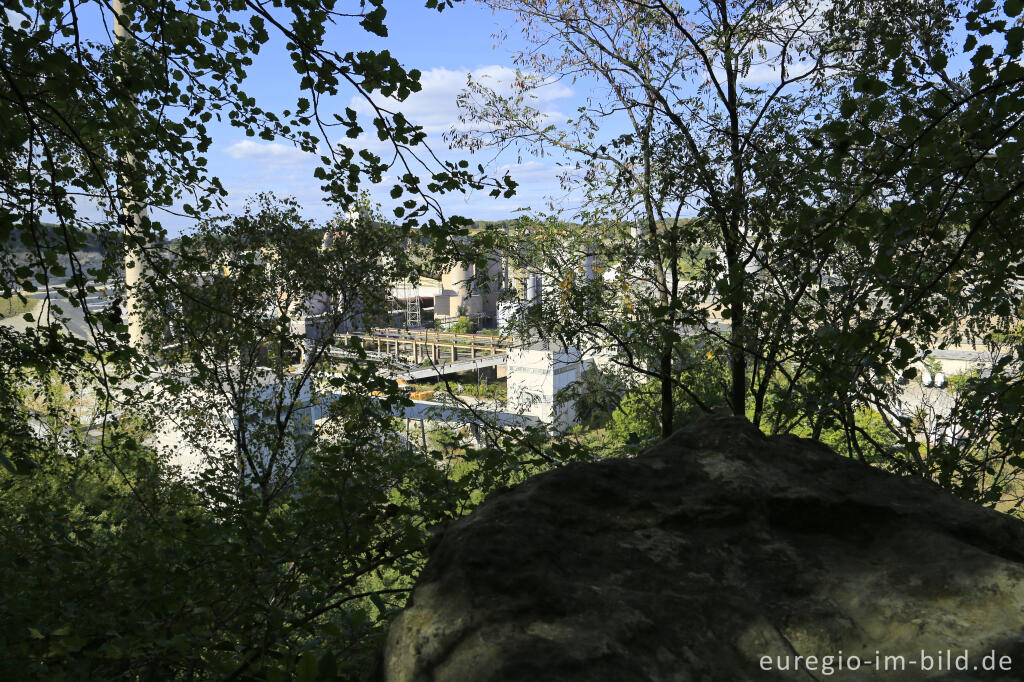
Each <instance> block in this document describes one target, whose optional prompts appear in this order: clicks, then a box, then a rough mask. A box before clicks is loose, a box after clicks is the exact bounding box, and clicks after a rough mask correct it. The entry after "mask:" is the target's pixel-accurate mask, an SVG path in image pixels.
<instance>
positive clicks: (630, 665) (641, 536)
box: [377, 416, 1024, 682]
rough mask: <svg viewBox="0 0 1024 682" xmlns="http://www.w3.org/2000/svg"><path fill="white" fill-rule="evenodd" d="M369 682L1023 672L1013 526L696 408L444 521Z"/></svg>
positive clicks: (1022, 599) (1023, 617)
mask: <svg viewBox="0 0 1024 682" xmlns="http://www.w3.org/2000/svg"><path fill="white" fill-rule="evenodd" d="M965 651H966V657H965V655H964V652H965ZM922 652H923V653H922ZM993 652H994V654H993ZM797 657H800V658H797ZM809 657H814V658H809ZM901 657H902V658H901ZM858 664H859V666H858ZM965 665H966V668H967V669H966V670H965V671H956V670H955V668H958V667H961V668H962V667H964V666H965ZM855 666H858V667H859V669H857V670H852V668H854V667H855ZM1008 666H1009V668H1010V669H1009V670H1007V667H1008ZM782 667H788V668H789V670H788V671H780V670H779V668H782ZM901 667H902V670H901V669H900V668H901ZM986 667H996V668H1000V667H1001V668H1003V670H1002V672H997V673H995V674H983V672H982V670H983V669H984V668H986ZM794 668H799V669H798V670H795V669H794ZM928 668H930V669H928ZM951 668H952V669H954V670H952V671H951V670H950V669H951ZM880 669H882V670H880ZM377 676H378V679H381V680H387V681H388V682H393V681H394V682H397V681H403V682H405V681H415V682H420V681H425V680H436V681H448V680H451V681H453V682H454V681H459V682H463V681H470V682H476V681H485V680H486V681H489V680H526V681H529V682H538V681H540V680H559V681H568V680H610V681H611V680H613V681H616V682H625V681H628V680H665V681H668V680H680V681H682V680H728V681H730V682H733V681H738V680H771V679H793V680H814V679H835V680H854V679H857V680H870V679H882V680H916V679H926V678H935V679H948V680H954V679H956V680H976V679H988V678H993V679H995V678H998V679H1018V680H1019V679H1024V524H1022V523H1021V522H1019V521H1017V520H1014V519H1012V518H1008V517H1006V516H1003V515H1001V514H999V513H997V512H994V511H989V510H985V509H982V508H980V507H977V506H975V505H972V504H970V503H967V502H963V501H961V500H958V499H956V498H954V497H953V496H951V495H950V494H948V493H947V492H945V491H943V490H941V489H939V488H938V487H936V486H934V485H932V484H930V483H928V482H926V481H923V480H918V479H907V478H898V477H895V476H892V475H890V474H887V473H885V472H883V471H879V470H878V469H874V468H872V467H869V466H866V465H864V464H861V463H859V462H856V461H851V460H848V459H845V458H842V457H839V456H838V455H836V454H834V453H833V452H832V451H831V450H829V449H828V448H826V447H825V446H823V445H820V444H818V443H815V442H813V441H809V440H802V439H798V438H794V437H771V438H769V437H765V436H763V435H762V434H761V433H760V432H758V431H757V430H756V429H755V428H753V426H751V425H750V424H749V423H748V422H746V421H744V420H742V419H737V418H732V417H723V416H717V417H709V418H706V419H704V420H701V421H699V422H697V423H696V424H694V425H693V426H691V427H688V428H686V429H684V430H682V431H679V432H677V433H676V434H675V435H673V436H672V437H671V438H668V439H667V440H665V441H662V442H661V443H659V444H658V445H656V446H654V447H653V448H651V449H649V450H648V451H646V452H645V453H643V454H641V455H640V456H638V457H636V458H634V459H617V460H608V461H603V462H598V463H593V464H573V465H569V466H565V467H562V468H560V469H557V470H554V471H551V472H548V473H545V474H542V475H539V476H536V477H534V478H532V479H530V480H529V481H527V482H526V483H525V484H523V485H521V486H519V487H518V488H516V489H514V490H510V491H506V492H502V493H499V494H496V495H494V496H492V497H491V498H490V499H488V500H487V501H486V502H485V503H484V504H483V505H481V506H480V508H479V509H477V510H476V511H475V512H474V513H473V514H471V515H470V516H469V517H467V518H465V519H462V520H460V521H458V522H456V523H453V524H452V525H451V526H450V527H449V528H448V529H447V530H446V531H445V533H444V536H443V538H442V539H441V541H440V542H439V543H438V544H437V546H436V547H435V549H434V550H433V552H432V553H431V556H430V560H429V562H428V563H427V566H426V568H425V570H424V571H423V574H422V575H421V576H420V579H419V582H418V585H417V587H416V590H415V592H414V593H413V596H412V600H411V602H410V604H409V606H408V608H406V609H405V611H404V612H403V613H402V614H401V615H400V616H399V617H398V619H397V620H396V621H395V623H394V624H393V626H392V628H391V631H390V633H389V636H388V640H387V646H386V649H385V651H384V652H383V654H382V660H381V661H380V666H379V670H378V672H377Z"/></svg>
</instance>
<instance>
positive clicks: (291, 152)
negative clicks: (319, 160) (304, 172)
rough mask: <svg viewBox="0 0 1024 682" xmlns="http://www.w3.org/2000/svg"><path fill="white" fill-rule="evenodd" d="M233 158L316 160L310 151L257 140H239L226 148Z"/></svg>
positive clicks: (278, 161)
mask: <svg viewBox="0 0 1024 682" xmlns="http://www.w3.org/2000/svg"><path fill="white" fill-rule="evenodd" d="M224 153H225V154H227V155H228V156H230V157H231V158H233V159H238V160H241V161H251V162H253V163H272V164H278V165H282V164H295V163H309V162H311V161H315V160H316V157H314V156H313V155H312V154H310V153H308V152H304V151H302V150H301V149H298V148H296V147H293V146H292V145H288V144H281V143H280V142H259V141H256V140H239V141H238V142H235V143H234V144H233V145H231V146H230V147H228V148H227V149H225V150H224Z"/></svg>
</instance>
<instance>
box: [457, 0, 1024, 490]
mask: <svg viewBox="0 0 1024 682" xmlns="http://www.w3.org/2000/svg"><path fill="white" fill-rule="evenodd" d="M488 4H490V5H491V6H493V7H496V8H502V9H508V10H512V11H515V12H517V13H518V15H519V16H520V18H521V20H522V23H523V25H524V27H525V28H524V33H525V35H526V37H527V38H528V39H531V40H532V41H533V48H531V49H530V50H529V51H527V52H526V53H524V54H523V55H521V64H522V65H523V67H524V68H526V69H529V71H526V72H524V73H522V74H520V75H519V78H518V79H517V82H516V84H515V86H516V87H515V89H514V90H513V92H512V95H510V96H508V95H506V96H502V95H500V94H499V93H498V92H496V91H494V90H492V89H489V88H487V87H485V86H484V85H482V84H471V88H470V91H469V93H468V95H467V97H466V105H467V107H466V119H467V120H468V121H470V122H473V121H475V122H483V121H485V120H486V121H487V122H488V124H489V125H487V126H481V127H480V128H479V129H476V130H471V131H470V132H469V136H468V137H467V138H466V140H467V141H468V142H469V143H470V144H471V145H472V144H478V145H479V144H497V145H506V146H507V145H512V144H518V143H525V144H526V145H527V146H528V147H530V148H532V149H533V150H534V151H543V150H545V149H549V148H552V147H558V148H560V149H562V150H565V151H566V152H568V153H575V154H578V157H577V158H578V159H579V164H580V166H581V167H582V168H583V169H584V171H583V172H581V173H579V174H578V175H575V176H574V175H573V174H571V173H567V174H566V176H565V180H566V182H567V183H572V182H578V183H579V184H581V185H582V187H583V193H582V194H583V197H584V208H583V209H582V210H580V211H579V212H578V213H577V219H578V221H579V223H581V224H582V229H576V228H573V227H572V226H571V225H566V224H562V225H557V226H556V225H554V224H552V225H544V226H542V227H541V228H539V229H535V230H533V234H531V235H530V238H531V239H532V238H535V237H537V236H543V235H545V234H546V235H549V236H554V237H555V238H554V239H549V240H548V246H547V247H546V250H545V247H536V248H535V249H534V250H533V251H532V252H530V253H531V254H533V255H534V261H533V267H543V268H545V269H546V270H547V271H548V274H549V275H550V279H553V280H554V282H556V286H555V287H553V291H554V292H556V293H557V295H555V296H549V297H548V298H547V299H546V300H542V301H541V304H540V305H541V308H542V309H543V312H542V313H541V317H544V316H545V315H546V316H547V319H548V325H547V326H546V327H545V326H543V325H540V326H537V325H535V326H537V328H538V329H541V330H547V331H548V332H552V331H555V330H558V331H559V332H560V333H563V335H564V336H566V337H570V336H572V334H573V332H575V333H576V334H577V336H576V337H575V338H574V339H570V340H575V339H578V338H581V336H580V333H581V332H582V337H587V336H588V335H589V338H590V339H591V341H590V343H591V346H592V347H601V346H602V345H607V344H608V343H609V342H610V343H611V344H614V345H615V346H617V347H618V350H619V352H620V353H621V354H622V355H624V356H625V358H626V359H627V360H626V361H627V363H628V362H629V358H630V351H638V352H637V356H638V357H640V358H643V360H642V361H640V362H637V363H635V364H636V365H637V366H636V368H635V370H639V371H640V372H646V373H648V374H650V375H657V374H659V372H657V371H656V370H655V369H654V368H656V367H658V366H659V363H658V362H657V358H658V357H659V353H658V347H659V346H660V348H661V349H662V352H664V349H667V348H671V347H673V346H672V344H674V343H675V341H676V338H675V335H677V334H678V335H680V336H681V335H684V334H689V333H693V331H692V330H689V329H687V328H686V327H685V326H684V323H690V324H694V323H696V324H697V325H699V327H700V328H701V330H700V336H702V337H704V338H705V339H707V342H709V343H710V342H711V341H712V339H715V338H718V339H721V340H722V341H723V342H724V343H725V344H726V348H727V350H728V354H729V366H730V376H731V378H730V381H729V389H728V392H727V397H728V400H729V403H730V405H731V407H732V409H733V411H734V413H737V414H743V413H749V414H750V417H751V419H752V420H753V421H754V423H755V424H757V425H759V426H760V427H761V428H764V429H765V430H768V431H772V432H780V431H781V432H785V431H789V430H792V429H794V428H797V426H798V425H802V424H809V425H810V433H811V435H815V436H821V435H823V434H825V433H826V432H828V431H829V430H830V429H832V428H833V425H835V424H838V425H840V426H841V428H842V429H843V431H844V433H845V438H846V441H847V443H848V445H849V452H851V453H852V454H854V455H855V456H858V457H862V458H864V459H870V460H873V461H874V460H877V459H878V458H882V459H885V458H886V457H888V456H890V455H892V454H893V453H894V452H895V451H894V449H893V448H891V447H889V443H888V442H883V441H879V440H878V439H876V438H873V437H872V434H871V433H870V432H869V431H870V429H865V427H864V426H863V424H864V423H866V422H864V421H863V419H862V418H861V417H860V416H859V415H860V414H861V413H862V411H863V410H864V409H870V410H873V411H875V412H876V413H877V414H879V415H881V418H882V419H883V421H884V423H885V424H886V425H887V429H888V431H889V434H890V436H891V437H892V438H893V439H896V440H898V441H899V442H901V443H903V445H904V449H903V452H904V453H907V452H911V451H914V450H915V447H914V446H912V445H913V444H914V443H916V442H917V439H919V438H921V437H922V434H921V433H920V431H919V429H918V428H917V427H916V426H915V424H914V421H913V420H912V419H907V418H905V417H903V416H901V413H902V410H903V404H904V403H905V400H906V396H905V391H904V390H903V388H902V385H901V384H900V383H899V382H897V381H895V380H894V379H895V377H896V376H897V374H898V373H900V372H903V373H905V374H906V375H907V376H908V377H910V376H912V375H913V369H912V367H911V365H912V364H913V363H915V362H920V361H921V360H922V359H923V358H925V357H927V354H928V352H929V349H931V348H935V347H942V346H943V345H945V344H953V343H956V342H958V341H961V340H968V341H969V340H970V339H972V338H973V339H982V338H985V337H986V336H988V335H989V332H992V331H996V332H999V331H1000V330H1002V329H1003V324H1004V323H1002V322H1000V323H998V324H996V325H993V321H994V320H996V319H999V320H1009V319H1010V317H1012V315H1010V313H1011V312H1012V311H1014V310H1017V309H1018V307H1019V301H1018V296H1019V288H1018V287H1016V286H1014V285H1013V280H1014V278H1016V277H1018V276H1019V275H1018V273H1017V272H1016V271H1015V268H1016V265H1015V264H1016V263H1018V262H1020V257H1019V255H1018V253H1019V251H1018V245H1017V242H1016V241H1014V237H1013V234H1015V233H1014V232H1012V231H1011V230H1010V226H1011V225H1015V224H1016V223H1017V222H1018V221H1019V213H1018V211H1019V207H1018V195H1019V172H1020V171H1019V164H1017V163H1016V161H1014V160H1011V159H1018V158H1019V154H1018V153H1017V152H1018V151H1019V149H1018V147H1017V142H1016V131H1017V126H1018V120H1017V118H1016V112H1017V111H1018V109H1017V107H1018V103H1019V102H1020V93H1019V92H1018V89H1019V88H1018V79H1017V76H1016V68H1017V67H1016V57H1015V54H1016V52H1017V51H1018V50H1019V46H1018V45H1017V39H1016V36H1017V32H1018V31H1019V26H1018V25H1017V24H1019V22H1016V23H1012V22H1010V23H1008V22H1007V21H1006V19H1005V17H1000V16H999V12H998V10H996V8H995V6H994V5H993V4H992V3H976V4H975V5H974V7H973V10H972V11H971V12H968V13H967V14H966V15H964V14H963V13H962V11H961V10H962V6H961V5H960V4H958V3H942V2H921V3H911V4H906V3H904V4H902V5H901V6H900V7H899V8H898V9H897V8H893V7H889V6H883V4H881V3H870V2H849V3H833V4H831V5H829V6H828V7H824V6H821V5H820V4H818V3H806V4H804V3H800V2H779V3H767V4H765V3H757V4H749V5H748V4H744V3H732V2H717V1H715V2H693V3H680V2H667V1H665V2H663V1H660V0H658V1H653V2H644V1H640V0H636V1H630V2H628V3H625V5H623V6H619V5H618V4H615V5H613V4H612V3H605V2H597V1H595V2H587V3H568V2H558V1H556V0H550V1H545V0H537V1H533V0H494V1H493V2H490V3H488ZM1005 12H1006V15H1008V16H1010V17H1015V16H1017V14H1018V13H1019V11H1018V9H1017V8H1016V5H1015V4H1014V3H1010V5H1009V6H1008V7H1006V8H1005ZM965 16H966V19H967V26H968V29H969V31H970V32H971V37H970V38H969V39H968V42H967V47H968V49H975V50H976V52H975V54H974V55H973V56H972V62H973V63H972V65H971V67H970V68H969V69H968V70H967V71H965V72H964V73H963V74H962V75H957V74H956V73H955V72H954V73H952V74H951V73H947V70H946V67H947V64H948V63H951V61H952V60H953V58H954V57H955V55H956V54H957V52H958V47H957V46H956V45H955V44H954V42H953V41H954V40H957V38H955V33H954V27H955V26H956V25H957V22H958V21H959V20H960V19H961V18H962V17H965ZM1004 34H1005V35H1006V36H1008V37H1010V39H1009V40H1008V42H1007V44H1006V46H1005V48H1003V47H1002V46H1001V45H1000V43H999V40H998V39H994V40H992V41H991V42H992V43H993V45H988V46H986V45H981V46H980V47H979V46H978V45H979V42H983V41H984V40H985V39H984V36H986V35H997V36H998V35H1004ZM997 50H1002V52H1001V53H1000V52H998V51H997ZM649 54H653V55H654V56H655V57H654V59H653V62H654V63H655V64H656V65H657V66H655V67H654V69H655V70H654V71H651V69H650V62H651V61H652V60H648V59H647V55H649ZM657 69H664V71H657ZM765 71H768V72H770V73H771V75H772V79H769V80H765V81H763V82H757V80H756V78H757V74H758V72H760V73H761V74H764V73H765ZM652 74H653V75H654V76H655V77H653V78H652V77H651V76H652ZM577 76H587V77H591V78H597V79H598V80H599V81H600V82H602V83H603V84H604V85H606V86H608V87H607V92H608V93H609V97H608V99H607V100H605V101H603V102H594V101H593V100H592V104H591V105H589V106H588V107H585V108H584V109H583V110H581V112H580V115H579V116H578V117H577V118H575V119H574V120H572V121H569V122H568V124H567V125H566V126H560V125H559V122H556V121H549V120H544V119H543V117H541V116H540V112H539V111H537V110H535V109H532V108H531V107H530V106H529V101H530V100H529V97H528V96H529V92H530V90H531V88H533V87H535V86H537V85H539V84H542V83H545V82H550V81H552V80H557V79H561V78H574V77H577ZM615 112H628V113H629V115H628V116H626V115H625V114H623V117H624V119H625V120H628V126H627V127H628V128H629V129H630V130H629V133H627V134H625V135H622V136H618V137H615V136H611V139H608V140H607V141H605V140H602V139H600V135H599V132H603V130H604V129H607V128H608V127H609V126H608V125H607V122H608V120H610V119H611V118H612V115H613V114H614V113H615ZM647 114H653V117H652V118H651V119H647V118H645V115H647ZM993 114H994V116H995V118H994V119H993V120H992V124H991V125H989V124H988V120H989V119H990V118H992V116H993ZM647 120H650V121H651V123H650V124H649V125H646V126H645V125H644V124H643V123H642V122H644V121H647ZM602 122H603V123H604V124H605V125H604V126H601V125H599V124H600V123H602ZM638 123H639V125H638ZM950 140H956V141H957V143H956V144H950V142H949V141H950ZM650 204H654V205H655V206H657V207H661V208H663V209H665V208H668V209H672V208H674V207H676V206H680V205H681V206H685V207H687V208H688V209H690V210H692V211H693V212H694V213H695V214H696V215H695V218H694V219H693V220H692V221H685V220H681V219H680V218H679V217H678V216H679V215H680V214H677V213H675V212H674V211H673V210H665V211H664V214H663V215H662V216H659V215H657V214H656V215H655V217H654V219H653V220H652V219H651V217H650V213H651V212H650V211H648V210H647V207H648V206H649V205H650ZM674 216H675V217H674ZM606 226H608V227H606ZM631 226H632V227H633V230H630V229H629V228H630V227H631ZM982 226H985V227H984V228H983V227H982ZM556 232H557V235H556ZM572 232H575V233H576V235H575V236H566V233H572ZM627 235H628V236H627ZM643 235H649V237H645V236H643ZM676 240H678V241H676ZM679 241H681V242H683V245H680V244H679V243H678V242H679ZM1011 242H1012V243H1011ZM594 244H596V245H597V246H596V247H595V246H594ZM620 244H621V246H620ZM611 245H615V247H617V248H614V249H613V248H612V247H611ZM602 251H603V252H604V253H603V254H602V253H601V252H602ZM538 254H539V255H538ZM586 254H596V255H597V261H598V263H597V266H598V268H600V269H604V270H606V271H611V272H613V273H614V275H613V276H608V277H607V278H606V279H607V280H608V283H610V284H612V287H606V286H603V285H601V284H600V283H599V282H598V281H597V280H595V279H594V278H590V279H589V280H588V278H585V277H579V276H574V274H573V273H576V274H580V273H582V272H583V271H585V270H586V269H587V266H586V264H585V263H586V259H585V255H586ZM631 254H637V255H636V256H635V258H636V261H640V262H645V263H646V264H647V265H646V269H644V266H640V267H638V265H637V264H636V261H631V258H630V256H631ZM602 255H603V256H604V257H603V258H602ZM1007 255H1008V261H1009V262H1010V263H1011V264H1013V265H1012V266H1011V268H1009V269H1007V268H1004V267H1003V266H996V265H995V264H994V263H992V264H991V265H989V266H988V267H980V266H976V265H975V264H976V263H977V264H981V263H984V262H986V261H989V260H990V259H999V261H1000V262H1001V263H1005V262H1007ZM694 260H695V261H697V262H696V264H695V265H696V267H693V263H692V261H694ZM538 264H540V265H538ZM529 265H530V264H529V263H524V266H527V267H528V266H529ZM675 266H678V267H675ZM659 268H660V269H662V271H663V273H664V274H663V275H662V279H660V280H659V276H658V274H657V272H656V271H657V270H658V269H659ZM687 269H689V270H690V271H691V272H695V274H696V276H695V277H694V279H696V280H697V282H696V283H695V284H693V285H688V288H685V289H684V288H683V287H680V288H679V289H677V290H676V291H675V292H673V291H672V290H671V288H666V287H665V286H660V285H659V282H660V281H663V282H665V283H666V284H667V283H668V282H670V281H672V280H671V279H670V278H669V277H668V276H667V275H668V271H673V270H674V272H673V273H672V274H673V275H675V274H676V273H678V272H684V271H686V270H687ZM991 273H998V274H996V276H993V275H992V274H991ZM961 282H963V284H961ZM659 286H660V289H659ZM689 287H692V289H690V288H689ZM609 289H612V290H611V291H609ZM616 289H617V290H616ZM680 291H692V292H693V293H692V294H691V295H689V296H687V295H686V294H680V293H679V292H680ZM666 294H667V295H666ZM705 297H706V298H705ZM638 298H645V299H646V308H644V307H642V306H640V307H639V310H640V312H634V311H636V310H637V309H638V303H637V299H638ZM549 304H550V305H549ZM627 306H628V313H629V314H622V313H623V312H625V311H626V310H627ZM709 310H720V311H721V315H722V317H723V318H725V323H724V324H712V322H714V320H712V319H709V316H708V311H709ZM568 311H571V313H569V312H568ZM610 312H611V313H612V314H609V313H610ZM615 313H619V314H620V315H621V317H619V318H618V320H616V322H617V323H618V324H619V327H618V329H609V328H606V327H602V325H601V323H602V322H604V321H605V320H609V319H611V320H615V319H616V318H615ZM563 321H566V322H568V323H570V324H569V325H568V329H564V325H562V324H561V323H562V322H563ZM607 326H608V327H611V326H612V325H607ZM676 362H678V358H677V359H676ZM1010 365H1012V366H1014V367H1015V366H1016V365H1015V364H1014V363H1013V361H1012V359H1011V358H1010V356H1009V355H1008V356H1007V357H1006V360H1005V362H1004V363H1003V364H1002V365H1001V366H1000V368H1001V370H1002V371H1001V372H1000V375H1001V376H1003V377H1005V375H1006V373H1005V370H1006V369H1007V368H1008V367H1009V366H1010ZM660 366H661V368H662V371H661V374H664V369H665V368H666V367H667V364H665V363H662V364H661V365H660ZM661 390H662V397H663V404H664V403H667V402H668V400H669V396H670V393H671V392H670V390H669V385H668V382H662V384H661ZM992 391H993V392H996V391H999V392H1000V393H1001V394H1002V395H1008V394H1009V393H1011V392H1012V390H1011V389H1009V387H1005V389H995V388H994V387H993V388H992ZM991 398H992V396H991V394H990V395H989V399H991ZM688 400H690V401H691V402H692V400H693V397H692V396H688ZM662 414H663V416H662V420H661V422H662V426H663V429H664V427H665V426H666V425H670V424H671V423H672V422H671V421H670V419H669V416H670V414H671V412H670V411H669V410H666V409H664V407H663V409H662ZM869 421H870V423H872V424H874V423H875V421H874V419H873V418H872V419H871V420H869ZM1003 424H1004V427H1005V428H1006V429H1007V430H1006V432H1005V433H1006V435H1007V437H1008V438H1015V437H1016V436H1013V435H1012V434H1014V433H1016V431H1011V430H1010V429H1011V427H1010V424H1009V420H1007V421H1004V422H1003ZM950 426H951V425H950ZM800 428H803V427H802V426H801V427H800ZM978 437H979V438H982V439H983V438H984V437H983V436H982V435H981V434H980V433H979V434H978ZM865 445H866V446H867V447H869V449H870V451H865V450H864V449H863V448H862V446H865ZM942 456H943V457H947V456H948V449H947V454H944V455H942ZM892 463H893V464H894V465H895V464H896V462H895V461H893V462H892ZM964 466H965V469H964V471H965V472H966V471H967V470H968V469H970V468H971V467H973V466H974V465H973V464H970V463H969V458H967V459H964ZM911 470H912V471H913V473H915V474H916V475H922V476H928V477H934V476H935V473H934V472H935V471H937V470H938V469H937V468H936V467H935V466H933V465H932V464H929V462H928V460H927V459H924V460H922V461H921V462H919V463H918V464H915V465H914V466H912V467H911ZM965 475H966V474H965ZM953 478H956V476H955V475H954V477H953ZM975 478H976V477H975ZM946 480H947V481H949V480H951V479H950V478H949V477H946ZM979 480H980V479H979ZM988 480H992V479H991V477H989V479H988ZM974 494H981V495H983V493H981V492H980V491H976V493H972V495H974Z"/></svg>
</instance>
